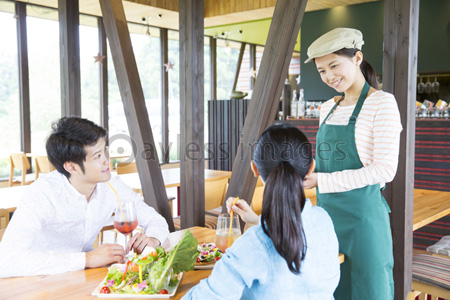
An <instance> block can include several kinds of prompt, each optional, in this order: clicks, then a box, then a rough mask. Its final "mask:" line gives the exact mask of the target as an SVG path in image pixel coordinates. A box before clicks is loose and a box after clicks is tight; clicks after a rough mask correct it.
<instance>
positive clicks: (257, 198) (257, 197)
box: [251, 186, 264, 215]
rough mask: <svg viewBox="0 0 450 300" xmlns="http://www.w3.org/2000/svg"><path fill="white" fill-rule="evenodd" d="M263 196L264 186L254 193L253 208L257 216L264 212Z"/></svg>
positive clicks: (257, 188) (256, 189)
mask: <svg viewBox="0 0 450 300" xmlns="http://www.w3.org/2000/svg"><path fill="white" fill-rule="evenodd" d="M263 195H264V186H258V187H256V188H255V192H254V193H253V198H252V205H251V207H252V209H253V211H254V212H255V213H256V214H257V215H260V214H261V212H262V204H263Z"/></svg>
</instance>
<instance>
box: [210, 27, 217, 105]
mask: <svg viewBox="0 0 450 300" xmlns="http://www.w3.org/2000/svg"><path fill="white" fill-rule="evenodd" d="M209 56H210V63H209V70H210V74H211V76H210V78H211V80H210V86H211V96H210V97H211V99H210V100H217V39H215V38H214V37H212V36H211V37H209Z"/></svg>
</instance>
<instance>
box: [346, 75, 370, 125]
mask: <svg viewBox="0 0 450 300" xmlns="http://www.w3.org/2000/svg"><path fill="white" fill-rule="evenodd" d="M369 90H370V85H369V84H368V83H367V81H366V82H365V83H364V87H363V89H362V91H361V95H359V98H358V102H357V103H356V106H355V109H354V110H353V113H352V116H351V117H350V120H349V123H350V122H356V118H358V116H359V112H360V111H361V108H362V106H363V104H364V100H366V97H367V94H368V93H369Z"/></svg>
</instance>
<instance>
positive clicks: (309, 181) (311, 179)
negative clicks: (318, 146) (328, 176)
mask: <svg viewBox="0 0 450 300" xmlns="http://www.w3.org/2000/svg"><path fill="white" fill-rule="evenodd" d="M316 186H317V173H314V172H313V173H311V174H309V175H306V177H305V180H304V181H303V187H304V188H305V189H312V188H315V187H316Z"/></svg>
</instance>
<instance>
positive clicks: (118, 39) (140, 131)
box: [100, 0, 175, 231]
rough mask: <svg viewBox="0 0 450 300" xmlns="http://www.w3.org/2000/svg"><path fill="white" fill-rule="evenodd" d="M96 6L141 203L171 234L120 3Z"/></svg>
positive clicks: (109, 0)
mask: <svg viewBox="0 0 450 300" xmlns="http://www.w3.org/2000/svg"><path fill="white" fill-rule="evenodd" d="M100 6H101V9H102V15H103V21H104V23H105V30H106V35H107V36H108V40H109V45H110V47H111V54H112V58H113V62H114V68H115V70H116V76H117V82H118V84H119V90H120V95H121V96H122V102H123V106H124V111H125V116H126V117H127V124H128V129H129V131H130V134H131V139H132V141H134V143H135V144H136V152H135V153H134V154H135V157H136V164H137V169H138V172H139V179H140V181H141V186H142V192H143V193H144V199H145V202H146V203H147V204H149V205H150V206H152V207H154V208H155V209H156V210H157V211H158V212H159V213H160V214H161V215H162V216H163V217H165V218H166V221H167V223H168V224H169V229H170V231H174V230H175V228H174V225H173V219H172V212H171V211H170V207H169V202H168V201H167V194H166V189H165V187H164V181H163V177H162V173H161V169H160V168H159V160H158V155H157V153H156V147H155V142H154V139H153V133H152V129H151V127H150V122H149V119H148V112H147V108H146V106H145V98H144V92H143V90H142V85H141V80H140V78H139V73H138V69H137V65H136V60H135V57H134V53H133V48H132V46H131V40H130V33H129V31H128V27H127V21H126V18H125V12H124V10H123V5H122V1H121V0H100Z"/></svg>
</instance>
